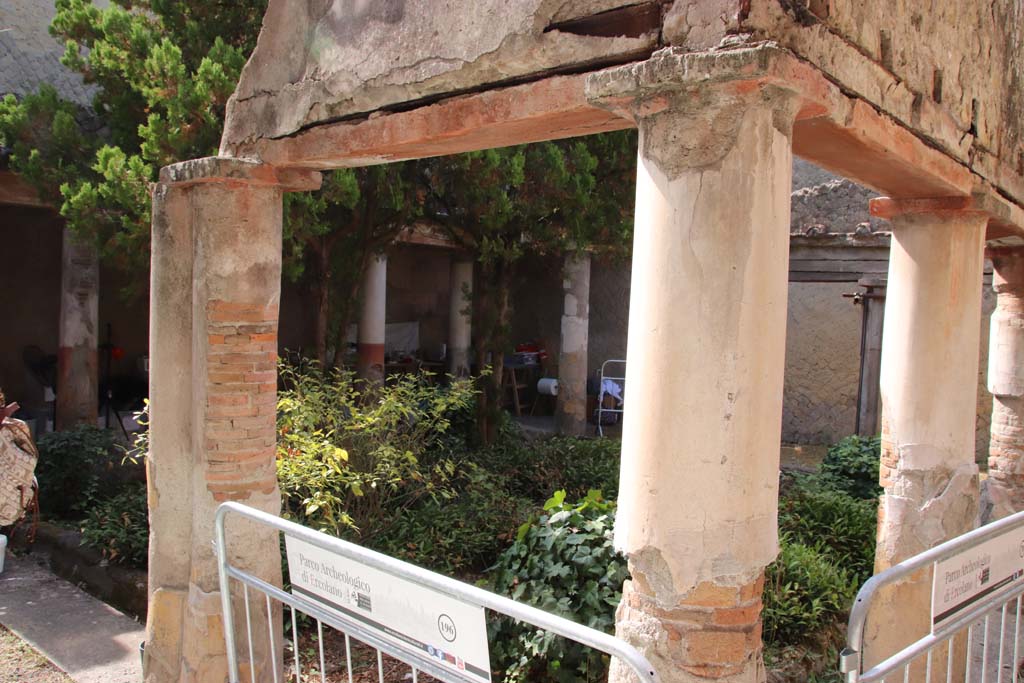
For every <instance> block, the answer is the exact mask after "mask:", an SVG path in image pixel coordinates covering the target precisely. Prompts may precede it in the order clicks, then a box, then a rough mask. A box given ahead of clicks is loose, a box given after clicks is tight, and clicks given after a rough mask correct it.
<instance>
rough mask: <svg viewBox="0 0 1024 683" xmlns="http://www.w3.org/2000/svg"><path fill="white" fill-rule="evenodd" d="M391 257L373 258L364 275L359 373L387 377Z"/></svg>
mask: <svg viewBox="0 0 1024 683" xmlns="http://www.w3.org/2000/svg"><path fill="white" fill-rule="evenodd" d="M387 288H388V257H387V256H386V255H384V254H378V255H376V256H373V257H371V258H370V262H369V264H367V266H366V272H365V273H364V274H363V309H362V312H361V314H360V316H359V330H358V334H359V337H358V352H359V361H358V362H359V365H358V368H357V369H358V372H359V376H360V377H362V378H363V379H368V380H372V381H381V380H383V379H384V329H385V320H386V312H387Z"/></svg>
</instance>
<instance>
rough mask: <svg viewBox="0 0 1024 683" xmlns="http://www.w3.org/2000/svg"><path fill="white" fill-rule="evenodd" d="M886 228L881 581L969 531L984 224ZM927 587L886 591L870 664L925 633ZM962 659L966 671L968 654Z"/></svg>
mask: <svg viewBox="0 0 1024 683" xmlns="http://www.w3.org/2000/svg"><path fill="white" fill-rule="evenodd" d="M872 210H873V211H875V205H874V202H873V204H872ZM876 215H877V212H876ZM891 220H892V246H891V249H890V256H889V277H888V287H887V291H886V301H885V323H884V327H885V329H884V333H883V341H882V369H881V379H880V387H881V397H882V462H881V484H882V486H883V487H884V493H883V495H882V498H881V503H880V505H879V511H878V542H877V548H876V554H875V571H876V572H879V571H882V570H884V569H887V568H888V567H890V566H892V565H894V564H896V563H897V562H900V561H902V560H904V559H907V558H909V557H911V556H913V555H916V554H917V553H920V552H921V551H923V550H926V549H928V548H931V547H933V546H935V545H936V544H938V543H940V542H942V541H944V540H947V539H950V538H953V537H955V536H957V535H959V534H961V533H964V532H966V531H968V530H970V529H972V528H974V526H975V524H976V520H977V511H978V507H977V503H978V468H977V466H976V465H975V454H974V448H975V445H974V442H975V434H974V431H975V424H974V423H975V414H976V403H977V376H978V355H979V354H978V351H979V349H978V343H979V337H980V326H981V284H982V265H983V249H984V233H985V225H986V219H985V217H984V216H983V215H981V214H975V213H968V212H936V213H899V212H898V211H897V212H896V213H895V215H892V216H891ZM931 578H932V577H931V572H930V571H924V572H922V573H920V574H919V575H916V576H914V577H912V578H911V579H910V580H908V581H906V582H904V583H902V584H899V585H896V586H894V587H893V588H892V589H890V590H885V591H883V592H882V593H880V595H879V598H878V602H877V607H876V608H875V609H873V610H872V612H871V614H870V615H869V617H868V627H867V631H866V639H867V645H866V648H865V652H866V661H867V664H868V665H873V664H874V663H877V661H880V659H881V658H884V657H886V656H888V655H891V654H893V653H894V652H897V651H898V650H899V649H900V648H901V647H903V646H904V645H906V644H908V643H909V642H911V641H912V640H915V639H917V638H919V637H920V636H922V635H924V634H926V633H928V631H929V628H930V624H929V614H930V604H931ZM939 659H942V660H943V662H942V663H941V665H940V666H941V668H942V669H943V671H942V672H937V671H936V670H934V669H933V672H932V674H933V679H934V678H935V677H936V676H937V677H938V678H940V679H943V680H944V678H945V671H944V668H945V665H944V662H945V652H944V651H943V656H942V657H940V658H939ZM956 659H957V666H959V665H960V662H962V653H961V656H960V657H957V658H956ZM924 673H925V672H924V668H923V664H922V666H920V667H914V668H913V669H912V670H911V679H912V680H924ZM954 677H956V675H954Z"/></svg>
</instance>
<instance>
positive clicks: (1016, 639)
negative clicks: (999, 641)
mask: <svg viewBox="0 0 1024 683" xmlns="http://www.w3.org/2000/svg"><path fill="white" fill-rule="evenodd" d="M1019 655H1020V596H1019V595H1018V596H1017V609H1016V610H1015V611H1014V613H1013V675H1012V676H1011V678H1010V683H1017V667H1018V666H1020V656H1019Z"/></svg>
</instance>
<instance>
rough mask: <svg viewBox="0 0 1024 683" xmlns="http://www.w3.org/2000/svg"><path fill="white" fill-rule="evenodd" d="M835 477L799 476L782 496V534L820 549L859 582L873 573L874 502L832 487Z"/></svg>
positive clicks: (780, 518)
mask: <svg viewBox="0 0 1024 683" xmlns="http://www.w3.org/2000/svg"><path fill="white" fill-rule="evenodd" d="M834 482H835V479H834V478H833V477H802V478H797V479H796V480H795V481H794V482H793V483H792V485H790V486H789V487H787V490H786V491H785V493H784V494H783V495H782V496H781V497H780V499H779V533H780V534H782V535H783V536H784V537H785V538H786V539H789V540H793V541H795V542H798V543H801V544H803V545H806V546H808V547H812V548H816V549H818V550H819V551H820V552H821V553H822V554H824V555H826V556H828V558H829V560H830V561H831V562H833V563H835V564H836V566H839V567H843V568H844V569H846V570H847V571H849V572H850V575H851V578H852V579H853V580H854V581H856V582H857V583H858V584H859V583H861V582H863V581H866V580H867V579H868V577H870V576H871V574H872V573H873V572H874V564H875V532H876V530H877V526H878V506H877V503H876V502H875V501H871V500H862V499H859V498H854V497H853V496H851V495H849V494H848V493H846V491H845V490H843V489H842V488H833V484H834Z"/></svg>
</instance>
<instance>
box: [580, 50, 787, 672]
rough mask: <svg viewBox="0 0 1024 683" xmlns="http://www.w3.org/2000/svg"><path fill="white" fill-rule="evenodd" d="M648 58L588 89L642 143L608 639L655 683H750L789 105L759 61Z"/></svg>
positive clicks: (767, 524)
mask: <svg viewBox="0 0 1024 683" xmlns="http://www.w3.org/2000/svg"><path fill="white" fill-rule="evenodd" d="M659 55H663V56H664V59H661V60H652V61H651V62H647V63H644V64H640V65H637V66H635V67H629V68H621V69H618V70H611V71H608V72H603V73H601V74H598V75H596V76H594V77H592V79H591V81H590V83H589V85H588V90H589V92H590V94H591V96H592V97H593V98H594V101H595V102H596V104H598V105H600V106H607V107H609V108H611V109H612V110H613V111H616V112H619V113H621V114H622V115H623V116H629V117H632V118H634V119H635V121H636V123H637V126H638V127H639V130H640V154H639V165H638V171H637V195H636V228H635V233H634V247H633V278H632V284H631V304H630V310H629V349H628V352H627V361H628V362H627V370H626V375H627V377H626V384H627V386H628V387H629V391H630V399H629V401H630V404H629V410H628V411H627V412H626V415H625V423H624V428H623V437H622V473H621V487H620V497H619V512H618V518H617V521H616V529H615V544H616V546H617V547H618V548H619V549H621V550H622V551H624V552H625V554H626V556H627V558H628V560H629V567H630V572H631V575H632V577H633V578H632V580H631V581H630V582H629V583H627V585H626V587H625V588H624V591H623V600H622V603H621V605H620V607H619V611H618V614H617V625H616V632H617V634H618V635H619V636H620V637H622V638H625V639H626V640H627V641H629V642H630V643H632V644H633V645H635V646H636V647H638V648H640V649H641V650H642V651H643V652H644V653H645V654H646V655H647V656H648V658H649V659H650V660H651V662H652V664H654V666H655V667H656V668H657V670H658V672H659V674H660V676H661V678H662V680H663V681H666V683H683V682H686V683H690V682H695V681H705V680H710V679H714V680H719V681H726V682H728V683H755V682H757V681H763V680H764V676H765V671H764V666H763V663H762V660H761V593H762V589H763V584H764V568H765V566H766V565H767V564H768V563H770V562H771V561H772V560H773V559H774V558H775V556H776V554H777V552H778V537H777V512H778V467H779V434H780V430H781V422H782V386H783V369H784V357H785V336H786V300H787V281H788V256H789V223H790V216H789V212H790V189H791V188H790V184H791V174H792V139H791V135H792V126H793V121H794V119H795V118H796V115H797V113H798V111H799V110H800V106H801V105H800V98H799V97H798V96H797V95H796V94H795V93H793V92H792V91H791V90H787V89H784V88H781V87H777V86H776V85H774V84H772V83H757V84H756V85H754V86H753V87H751V86H750V80H749V79H750V78H752V77H756V75H757V73H759V69H762V68H763V67H762V66H759V65H760V64H761V62H760V61H759V60H758V59H756V57H757V55H756V54H748V55H745V56H742V57H743V58H740V57H741V56H738V55H726V56H724V57H722V58H721V59H722V61H721V62H719V63H716V62H714V60H712V61H711V62H709V63H708V64H706V65H705V66H712V67H714V69H713V77H711V72H708V71H704V70H702V69H698V68H695V67H694V66H693V65H691V64H688V62H687V59H686V56H685V55H681V54H676V53H665V54H663V53H659ZM752 57H754V58H755V59H753V61H751V59H750V58H752ZM730 74H731V78H730ZM612 676H613V680H615V681H626V680H629V679H630V674H628V673H626V672H625V671H623V670H621V669H618V668H616V669H613V674H612Z"/></svg>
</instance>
